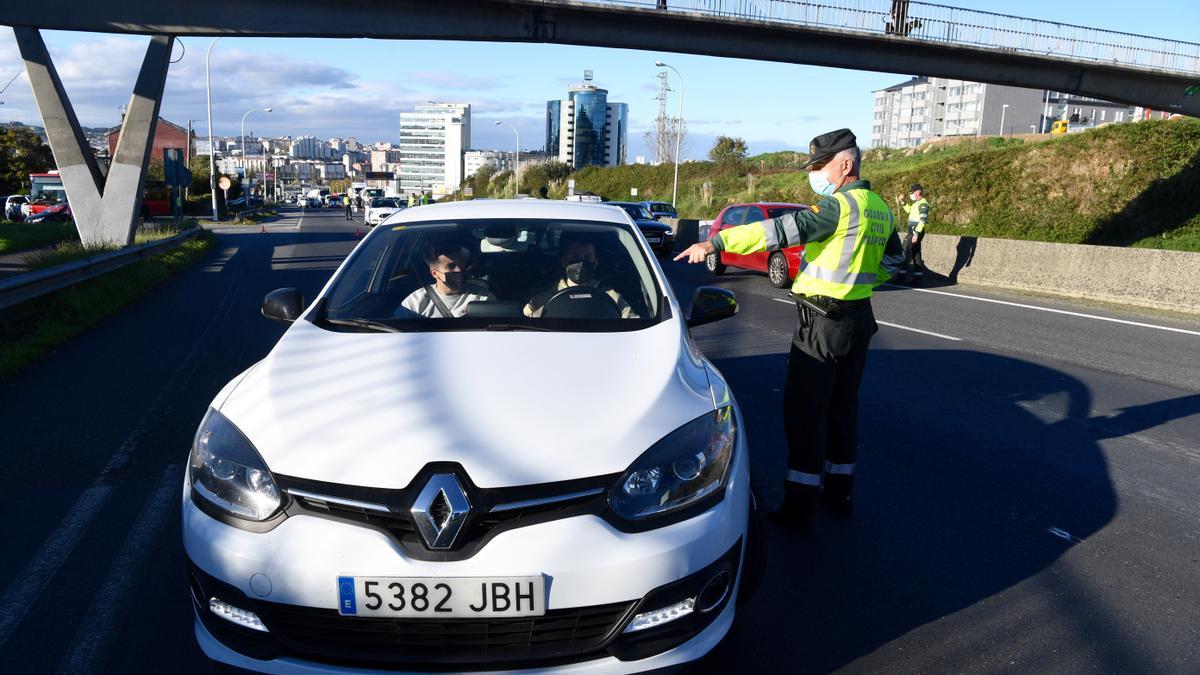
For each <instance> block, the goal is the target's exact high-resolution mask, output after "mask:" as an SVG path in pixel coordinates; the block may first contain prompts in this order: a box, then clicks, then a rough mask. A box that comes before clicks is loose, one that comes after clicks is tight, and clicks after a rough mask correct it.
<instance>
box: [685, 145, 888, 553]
mask: <svg viewBox="0 0 1200 675" xmlns="http://www.w3.org/2000/svg"><path fill="white" fill-rule="evenodd" d="M809 153H810V155H811V156H810V158H809V160H808V163H806V164H805V165H804V167H805V168H808V169H809V174H808V182H809V185H811V186H812V189H813V192H816V193H817V195H819V196H820V200H819V201H818V202H817V203H816V204H815V205H813V206H811V207H810V208H809V210H807V211H800V212H797V213H795V214H789V215H785V216H782V217H779V218H773V219H770V220H764V221H761V222H757V223H749V224H746V225H742V226H739V227H731V228H729V229H725V230H721V231H720V232H718V233H717V234H716V235H714V236H713V238H712V239H710V240H708V241H706V242H701V243H698V244H693V245H692V246H690V247H688V249H687V250H685V251H684V252H683V253H682V254H681V255H680V256H679V257H677V258H676V260H681V259H684V258H686V259H687V260H688V262H691V263H699V262H704V259H705V258H706V257H707V256H709V255H714V254H716V253H718V252H719V251H729V252H730V253H740V254H747V253H757V252H760V251H774V250H778V249H781V248H784V247H788V246H796V245H797V244H804V245H805V248H804V261H803V264H802V265H801V267H800V273H799V274H797V275H796V279H795V281H794V282H793V284H792V297H793V298H795V300H796V303H797V310H798V312H799V315H800V316H799V320H798V321H797V325H796V332H795V335H794V337H793V338H792V349H791V354H790V356H789V357H788V369H787V380H786V384H785V388H784V393H783V407H784V410H783V427H784V432H785V434H786V436H787V443H788V472H787V474H786V476H785V481H784V488H785V489H784V503H783V506H782V507H781V508H780V509H779V510H778V511H777V512H776V513H775V516H776V519H777V520H781V521H783V522H784V523H786V524H789V525H792V526H794V527H796V528H797V529H800V530H802V531H807V530H810V529H812V527H813V525H814V521H815V517H816V509H817V506H818V505H819V503H820V501H825V502H826V503H827V504H828V505H829V506H830V507H831V508H832V509H833V510H834V511H836V512H839V513H848V512H850V511H851V510H852V504H853V502H852V501H851V487H852V485H853V481H854V470H855V463H856V461H857V449H858V386H859V383H860V382H861V381H862V375H863V368H864V366H865V365H866V359H867V347H868V346H869V345H870V342H871V336H872V335H873V334H875V332H876V331H877V330H879V328H878V326H877V325H876V324H875V316H874V314H873V313H872V311H871V293H872V291H873V289H874V288H875V287H876V286H878V285H879V284H881V283H883V282H885V281H887V280H888V279H889V278H891V276H892V275H894V274H895V273H896V272H898V271H899V269H900V266H901V265H902V264H903V260H904V249H903V246H902V245H901V243H900V239H899V238H898V237H897V236H896V223H895V216H893V215H892V211H891V209H890V208H888V204H887V201H885V200H884V199H883V198H882V197H880V196H879V195H877V194H875V193H874V192H872V191H871V184H870V183H868V182H867V181H865V180H862V179H861V178H860V177H859V164H860V160H861V153H860V151H859V149H858V146H857V141H856V139H855V137H854V134H853V133H852V132H851V131H850V130H849V129H838V130H837V131H831V132H829V133H827V134H822V135H820V136H817V137H816V138H814V139H813V140H812V143H810V144H809ZM822 488H823V490H822Z"/></svg>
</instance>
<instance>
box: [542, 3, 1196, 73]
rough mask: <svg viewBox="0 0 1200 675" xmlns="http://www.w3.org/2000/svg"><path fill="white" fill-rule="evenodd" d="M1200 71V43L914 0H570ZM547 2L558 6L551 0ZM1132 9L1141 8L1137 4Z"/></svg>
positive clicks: (1032, 53) (1158, 67)
mask: <svg viewBox="0 0 1200 675" xmlns="http://www.w3.org/2000/svg"><path fill="white" fill-rule="evenodd" d="M566 2H567V3H569V4H577V5H578V4H582V5H605V6H623V7H638V8H644V9H657V10H659V11H666V12H678V13H687V14H700V15H706V16H716V17H724V18H736V19H749V20H754V21H765V22H770V23H779V24H786V25H791V26H807V27H812V28H824V29H832V30H841V31H849V32H854V33H862V34H867V35H882V36H888V37H894V38H900V39H907V40H913V41H915V42H931V43H940V44H950V45H962V46H967V47H980V48H985V49H994V50H998V51H1007V52H1014V53H1020V54H1027V55H1031V56H1041V57H1058V58H1064V59H1077V60H1081V61H1093V62H1100V63H1107V64H1112V65H1118V66H1129V67H1135V68H1149V69H1154V70H1163V71H1168V72H1172V73H1182V74H1188V75H1200V44H1197V43H1194V42H1183V41H1180V40H1166V39H1162V38H1156V37H1150V36H1147V35H1135V34H1132V33H1121V32H1118V31H1111V30H1104V29H1100V28H1088V27H1086V26H1076V25H1072V24H1066V23H1058V22H1055V21H1043V20H1041V19H1030V18H1025V17H1019V16H1010V15H1007V14H996V13H994V12H984V11H980V10H974V9H962V8H959V7H950V6H947V5H936V4H931V3H925V2H909V1H908V0H842V1H831V2H805V1H803V0H665V1H664V0H566ZM547 4H554V0H548V3H547ZM1131 11H1135V10H1134V9H1133V8H1132V7H1131Z"/></svg>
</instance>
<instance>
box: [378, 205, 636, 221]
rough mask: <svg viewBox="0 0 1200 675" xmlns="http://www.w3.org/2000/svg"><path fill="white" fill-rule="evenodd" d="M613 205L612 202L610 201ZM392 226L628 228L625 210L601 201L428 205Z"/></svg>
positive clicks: (405, 213) (408, 211)
mask: <svg viewBox="0 0 1200 675" xmlns="http://www.w3.org/2000/svg"><path fill="white" fill-rule="evenodd" d="M609 203H611V202H609ZM393 218H394V220H392V221H390V222H391V223H393V224H395V223H420V222H430V221H437V220H480V219H484V218H534V219H539V220H590V221H598V222H607V223H614V224H620V225H628V224H629V221H628V220H627V219H628V218H629V216H628V215H626V214H625V212H624V211H622V210H620V209H614V208H610V207H609V206H608V204H605V203H597V202H568V201H565V200H563V201H559V200H553V199H484V200H479V201H475V200H468V201H463V202H444V203H441V204H427V205H425V206H421V207H418V208H412V209H404V210H403V211H400V212H399V215H396V216H393Z"/></svg>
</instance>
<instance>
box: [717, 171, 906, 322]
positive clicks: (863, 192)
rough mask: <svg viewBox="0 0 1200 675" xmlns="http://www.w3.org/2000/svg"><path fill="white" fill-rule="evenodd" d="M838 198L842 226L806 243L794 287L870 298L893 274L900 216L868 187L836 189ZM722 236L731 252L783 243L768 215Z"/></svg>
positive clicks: (845, 297) (841, 297)
mask: <svg viewBox="0 0 1200 675" xmlns="http://www.w3.org/2000/svg"><path fill="white" fill-rule="evenodd" d="M833 198H834V199H836V200H837V202H838V207H839V214H838V224H837V229H836V230H834V232H833V234H832V235H830V236H829V237H827V238H825V239H823V240H821V241H810V242H807V243H806V244H805V247H804V260H803V263H802V264H801V267H800V273H799V274H797V275H796V279H795V281H793V282H792V292H793V293H796V294H801V295H821V296H825V297H829V298H835V299H837V300H861V299H863V298H869V297H871V291H872V290H873V289H874V288H875V287H876V286H878V285H879V284H882V283H883V282H885V281H887V280H888V279H889V278H890V275H889V274H888V273H887V272H886V271H884V268H883V266H882V262H883V252H884V249H885V248H886V247H887V242H888V240H889V239H890V238H891V236H892V233H893V232H894V231H895V229H896V219H895V216H893V215H892V210H891V209H889V208H888V205H887V202H885V201H884V200H883V198H882V197H880V196H879V195H877V194H875V193H874V192H871V191H870V190H867V189H863V188H858V189H854V190H846V191H845V192H837V193H834V195H833ZM785 218H787V216H785ZM788 225H791V226H792V228H795V223H794V222H792V223H788V222H785V223H784V229H785V231H786V230H788V229H792V228H788ZM796 234H797V235H798V234H799V230H798V229H796ZM719 236H720V237H721V243H722V244H724V248H725V250H726V251H729V252H730V253H738V254H743V255H744V254H748V253H758V252H761V251H767V250H772V249H775V248H778V247H779V246H780V242H778V241H776V240H777V239H778V237H777V235H776V233H775V231H774V225H773V224H771V223H769V222H766V221H764V222H758V223H750V224H748V225H746V226H744V227H734V228H730V229H728V230H722V231H721V232H720V234H719ZM788 238H789V239H791V237H790V236H789V237H788Z"/></svg>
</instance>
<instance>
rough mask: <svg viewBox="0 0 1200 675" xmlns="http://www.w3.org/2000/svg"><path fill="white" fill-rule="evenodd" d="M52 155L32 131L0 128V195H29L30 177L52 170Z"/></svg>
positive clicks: (20, 128)
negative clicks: (30, 175)
mask: <svg viewBox="0 0 1200 675" xmlns="http://www.w3.org/2000/svg"><path fill="white" fill-rule="evenodd" d="M54 166H55V164H54V155H53V153H51V152H50V147H49V146H47V145H46V144H45V143H42V139H41V137H39V136H38V135H37V134H36V133H35V132H34V131H33V130H32V129H28V128H24V127H4V128H0V194H16V193H28V192H29V174H31V173H45V172H46V171H49V170H50V169H53V168H54Z"/></svg>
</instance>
